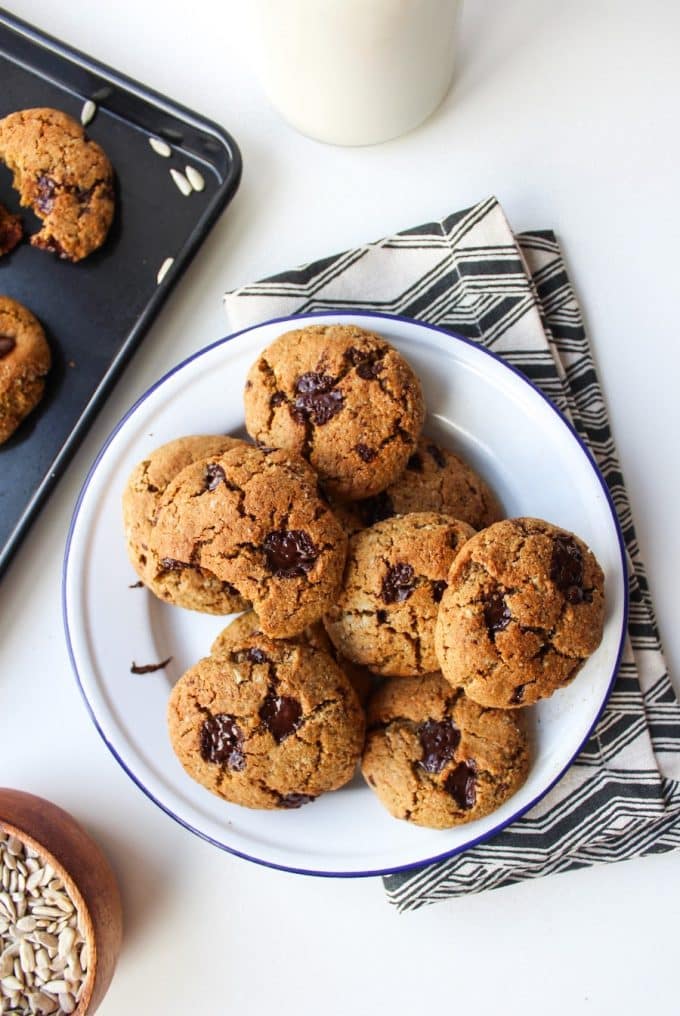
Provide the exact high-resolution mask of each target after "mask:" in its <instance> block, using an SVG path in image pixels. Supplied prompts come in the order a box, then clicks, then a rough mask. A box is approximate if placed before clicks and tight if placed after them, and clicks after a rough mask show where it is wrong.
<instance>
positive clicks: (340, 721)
mask: <svg viewBox="0 0 680 1016" xmlns="http://www.w3.org/2000/svg"><path fill="white" fill-rule="evenodd" d="M168 728H169V733H170V740H171V742H172V747H173V749H174V751H175V753H176V755H177V757H178V758H179V760H180V762H181V763H182V765H183V766H184V769H185V770H186V772H187V773H188V774H189V776H191V777H192V778H193V779H195V780H197V781H198V782H199V783H201V784H202V785H203V786H204V787H207V789H208V790H210V791H212V793H214V794H218V795H219V796H220V797H223V798H225V799H226V800H228V801H232V802H234V803H235V804H241V805H245V806H246V807H249V808H298V807H300V806H301V805H303V804H306V803H308V802H309V801H312V800H314V798H316V797H318V796H319V795H320V794H323V793H325V792H326V791H329V790H337V789H338V788H339V787H341V786H343V784H345V783H347V782H348V781H349V780H350V779H351V778H352V776H353V774H354V771H355V768H356V764H357V762H358V760H359V757H360V754H361V748H362V745H363V739H364V715H363V711H362V709H361V707H360V705H359V701H358V699H357V696H356V694H355V692H354V690H353V688H352V686H351V685H350V683H349V681H348V680H347V678H346V677H345V675H344V674H343V672H342V670H341V669H340V668H339V667H338V666H337V665H336V664H335V663H334V662H333V660H332V659H331V658H330V656H329V655H328V654H327V653H325V652H323V651H322V650H320V649H317V648H314V647H313V646H311V645H306V644H302V643H300V642H290V641H287V640H285V641H284V640H277V641H275V640H273V639H268V638H266V637H265V636H264V635H263V634H262V633H261V632H259V631H257V632H254V633H252V634H250V635H249V634H244V635H243V636H242V637H240V638H236V637H235V638H234V639H233V642H232V645H230V646H227V645H226V644H225V643H222V646H221V651H220V654H219V656H212V657H209V658H206V659H203V660H201V661H200V662H199V663H197V664H196V666H194V667H192V668H191V669H190V670H188V671H187V672H186V673H185V674H184V675H183V676H182V677H181V678H180V680H179V681H178V682H177V684H176V685H175V687H174V689H173V691H172V694H171V696H170V701H169V704H168Z"/></svg>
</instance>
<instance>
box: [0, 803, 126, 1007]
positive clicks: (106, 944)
mask: <svg viewBox="0 0 680 1016" xmlns="http://www.w3.org/2000/svg"><path fill="white" fill-rule="evenodd" d="M0 829H1V830H2V831H3V832H5V833H9V834H10V835H12V836H16V837H17V838H18V839H19V840H21V841H22V842H23V843H24V844H26V846H28V847H30V848H32V849H33V850H35V851H37V852H38V853H39V854H40V855H41V857H43V858H44V859H45V860H46V861H47V862H48V863H49V864H50V865H51V866H52V867H53V868H54V870H55V872H56V873H57V875H58V877H59V878H61V880H62V881H63V883H64V886H65V888H66V890H67V892H68V894H69V896H70V897H71V900H72V901H73V903H74V905H75V906H76V908H77V911H78V914H79V917H80V924H81V926H82V931H83V936H84V939H85V942H86V943H87V946H88V955H89V961H88V968H87V976H86V979H85V982H84V984H83V988H82V994H81V996H80V1001H79V1003H78V1006H77V1007H76V1009H75V1011H74V1014H73V1016H85V1013H88V1016H91V1014H92V1013H94V1012H95V1011H96V1010H97V1009H98V1008H99V1005H100V1003H101V1001H102V999H103V998H104V995H105V994H106V991H107V989H108V987H109V984H110V983H111V978H112V977H113V972H114V970H115V966H116V961H117V959H118V954H119V952H120V946H121V941H122V928H123V922H122V908H121V902H120V893H119V891H118V885H117V883H116V879H115V876H114V874H113V871H112V870H111V866H110V864H109V862H108V861H107V859H106V857H105V856H104V854H103V853H102V851H101V849H100V847H99V846H98V845H97V844H96V843H95V842H94V840H93V839H92V838H91V837H90V836H89V835H88V834H87V833H86V832H85V830H84V829H83V828H82V827H81V826H80V825H79V824H78V823H77V822H76V820H75V819H74V818H73V817H72V816H71V815H69V813H68V812H66V811H64V810H63V809H62V808H59V807H57V805H56V804H52V803H51V801H46V800H44V799H43V798H42V797H36V796H35V795H34V794H27V793H24V792H23V791H21V790H9V789H3V788H0ZM0 888H1V887H0Z"/></svg>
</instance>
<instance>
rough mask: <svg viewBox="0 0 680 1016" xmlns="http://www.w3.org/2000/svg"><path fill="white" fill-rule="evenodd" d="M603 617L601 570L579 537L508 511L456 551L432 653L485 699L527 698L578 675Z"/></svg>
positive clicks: (455, 680)
mask: <svg viewBox="0 0 680 1016" xmlns="http://www.w3.org/2000/svg"><path fill="white" fill-rule="evenodd" d="M603 623H604V576H603V574H602V569H601V568H600V566H599V564H598V563H597V561H596V560H595V557H594V555H593V554H592V552H591V551H590V550H589V549H588V547H587V546H586V545H585V543H583V541H582V540H580V539H579V538H578V537H577V536H574V534H573V533H570V532H567V530H565V529H559V528H558V527H557V526H553V525H551V524H550V523H549V522H544V521H542V520H541V519H532V518H519V519H508V520H506V521H504V522H497V523H495V525H493V526H490V527H489V528H488V529H485V530H483V531H482V532H481V533H477V535H476V536H474V537H473V538H472V539H471V540H469V541H468V542H467V544H466V545H465V546H464V547H463V549H462V550H461V552H460V554H459V555H458V557H457V558H456V559H455V561H454V563H453V566H452V568H451V571H450V572H449V576H448V588H447V589H446V591H445V593H444V595H443V597H442V601H441V604H440V609H439V617H438V620H437V629H436V650H437V657H438V659H439V663H440V666H441V669H442V671H443V673H444V676H445V677H446V678H447V679H448V680H449V681H450V682H451V684H452V685H453V686H454V687H462V688H464V689H465V692H466V694H467V695H468V696H469V697H470V698H472V699H474V700H475V701H476V702H479V703H480V704H481V705H484V706H498V707H502V708H505V709H509V708H513V707H515V708H516V707H518V706H525V705H531V704H532V703H533V702H537V701H538V700H539V699H542V698H545V697H546V696H548V695H552V693H553V692H554V691H556V690H557V689H558V688H562V687H563V686H564V685H566V684H568V682H569V681H571V680H572V678H573V677H575V675H576V674H577V673H578V671H579V670H580V668H581V667H582V665H583V663H584V662H585V660H587V659H588V657H589V656H590V655H591V654H592V653H593V652H594V651H595V650H596V649H597V647H598V645H599V644H600V640H601V638H602V629H603Z"/></svg>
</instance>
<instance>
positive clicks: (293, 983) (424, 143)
mask: <svg viewBox="0 0 680 1016" xmlns="http://www.w3.org/2000/svg"><path fill="white" fill-rule="evenodd" d="M281 2H283V0H281ZM367 2H369V0H367ZM11 7H12V10H13V12H14V13H16V14H17V15H19V16H20V17H23V18H25V19H26V20H28V21H30V22H33V23H34V24H36V25H38V26H40V27H42V28H43V29H45V30H47V31H48V32H50V33H52V34H53V35H55V36H57V37H58V38H62V39H64V40H66V41H68V42H70V43H72V44H73V45H75V46H77V47H79V48H81V49H82V50H84V51H86V52H88V53H90V54H92V55H93V56H95V57H98V58H100V59H101V60H103V61H104V62H106V63H109V64H111V65H112V66H114V67H117V68H119V69H120V70H122V71H124V72H126V73H128V74H130V75H132V76H133V77H136V78H137V79H139V80H140V81H143V82H145V83H147V84H149V85H151V86H152V87H154V88H156V89H158V90H160V91H161V92H165V93H167V94H168V95H170V96H172V97H174V98H176V99H177V100H179V101H180V102H183V103H185V104H186V105H188V106H190V107H194V108H195V109H197V110H200V111H201V112H203V113H204V114H206V115H208V116H210V117H212V118H214V119H215V120H217V121H220V122H222V123H223V124H224V125H225V126H226V127H227V128H228V129H229V130H230V131H231V132H232V133H233V134H234V136H235V137H236V139H237V140H238V143H239V145H240V146H241V148H242V152H243V156H244V164H245V171H244V177H243V183H242V186H241V189H240V191H239V193H238V195H237V197H236V199H235V201H234V202H233V204H232V205H231V206H230V208H229V209H228V210H227V212H226V214H225V215H224V217H223V218H222V220H221V221H220V222H219V223H218V225H217V226H216V228H215V229H214V231H213V233H212V234H211V236H210V237H209V239H208V241H207V242H206V244H205V246H204V248H203V249H202V251H201V252H200V253H199V255H198V256H197V258H196V260H195V261H194V263H193V265H192V266H191V268H190V270H189V271H188V273H187V274H186V276H185V277H184V279H183V281H182V283H181V284H180V286H179V288H178V290H177V291H176V292H175V294H173V296H172V297H171V299H170V301H169V303H168V305H167V306H166V308H165V309H164V311H163V313H162V314H161V316H160V318H159V319H158V321H157V322H156V324H155V325H154V327H153V328H152V330H151V332H150V333H149V335H148V337H147V338H146V340H145V342H144V346H143V348H142V349H141V350H140V351H139V353H138V354H137V355H136V357H135V359H134V361H133V362H132V364H131V366H130V367H129V368H128V369H127V371H126V373H125V375H124V377H123V378H122V379H121V381H120V382H119V384H118V386H117V388H116V390H115V392H114V393H113V395H112V397H111V398H110V400H109V402H108V404H107V406H106V407H105V408H104V410H103V411H102V413H101V415H100V417H99V418H98V421H97V422H96V424H95V426H94V427H93V430H92V432H91V434H90V435H89V437H88V439H87V440H86V441H85V443H84V445H83V446H82V448H81V450H80V452H79V453H78V455H77V456H76V458H75V460H74V462H73V463H72V465H71V467H70V469H69V470H68V473H67V474H66V476H65V477H64V478H63V479H62V481H61V482H60V484H59V487H58V489H57V491H56V493H55V494H54V495H53V496H52V498H51V500H50V503H49V505H48V506H47V508H46V510H45V511H44V512H43V514H42V516H41V517H40V519H39V520H38V522H37V524H36V525H35V526H34V527H33V529H32V531H31V533H30V536H29V538H28V541H27V542H26V544H25V545H24V547H23V549H22V550H21V551H20V553H19V554H18V555H17V557H16V559H15V561H14V563H13V565H12V566H11V568H10V569H9V572H8V573H7V574H6V575H5V577H4V579H3V580H2V582H1V583H0V783H2V784H4V785H7V786H14V787H20V788H23V789H26V790H30V791H33V792H35V793H38V794H41V795H43V796H45V797H48V798H51V799H53V800H55V801H57V802H58V803H60V804H61V805H63V806H64V807H66V808H68V809H69V810H71V811H72V812H73V813H74V814H75V815H76V816H77V817H78V818H79V819H80V820H81V821H82V822H83V823H84V824H85V825H86V826H87V828H88V829H89V830H90V831H91V832H92V833H93V834H94V835H95V836H96V837H97V838H98V839H99V841H100V842H101V843H102V845H103V846H104V847H105V849H106V850H107V852H108V854H109V856H110V858H111V860H112V862H113V865H114V867H115V869H116V872H117V874H118V876H119V878H120V883H121V887H122V892H123V898H124V905H125V919H126V935H125V944H124V950H123V953H122V956H121V959H120V963H119V967H118V970H117V973H116V976H115V978H114V981H113V984H112V986H111V989H110V992H109V994H108V996H107V998H106V1000H105V1002H104V1003H103V1005H102V1007H101V1009H100V1012H101V1013H102V1016H115V1014H123V1013H125V1014H131V1016H137V1014H140V1016H147V1014H148V1016H156V1014H158V1016H176V1014H177V1016H179V1014H182V1016H185V1014H189V1013H191V1014H193V1013H199V1012H205V1013H227V1012H229V1013H234V1014H251V1013H252V1014H256V1013H257V1014H259V1013H266V1012H269V1011H271V1012H275V1013H277V1016H286V1014H291V1016H301V1014H307V1013H309V1014H310V1016H311V1014H314V1016H316V1014H317V1013H319V1012H320V1013H324V1014H328V1016H331V1014H338V1016H340V1014H342V1016H345V1014H346V1013H348V1012H351V1013H354V1012H358V1013H370V1014H375V1013H382V1012H389V1013H410V1012H413V1011H416V1012H423V1013H425V1014H426V1016H427V1014H429V1013H430V1012H449V1011H456V1012H464V1011H471V1010H472V1011H475V1012H478V1013H494V1014H496V1013H503V1014H504V1016H512V1014H515V1013H534V1012H536V1013H541V1014H542V1013H544V1012H546V1011H547V1012H550V1013H551V1014H554V1016H561V1014H569V1016H573V1013H574V1012H589V1013H597V1014H601V1013H614V1012H616V1013H618V1014H621V1013H624V1014H625V1013H634V1012H635V1013H637V1012H638V1011H639V1010H640V1008H641V1007H644V1009H645V1011H647V1012H659V1011H661V1010H662V1008H665V1009H666V1011H669V1012H670V1011H677V995H678V988H677V973H676V971H677V964H676V962H675V960H676V957H677V927H678V918H680V893H679V891H678V885H679V879H680V855H665V856H659V857H656V858H647V859H644V860H638V861H630V862H628V863H625V864H620V865H609V866H602V867H597V868H594V869H590V870H587V871H582V872H578V873H572V874H568V875H562V876H557V877H552V878H548V879H544V880H541V881H540V882H536V883H531V884H522V885H517V886H513V887H511V888H509V889H504V890H499V891H496V892H489V893H486V894H483V895H481V896H477V897H470V898H467V899H462V900H457V901H448V902H444V903H439V904H437V905H435V906H432V907H428V908H424V909H422V910H420V911H418V912H416V913H413V914H410V915H404V916H400V915H398V914H397V912H396V911H395V909H394V908H392V907H391V906H389V905H388V904H387V902H386V901H385V898H384V895H383V890H382V885H381V882H380V881H379V880H377V879H371V880H354V881H352V880H338V881H333V880H321V879H311V878H303V877H299V876H294V875H288V874H283V873H279V872H276V871H269V870H267V869H264V868H261V867H258V866H255V865H252V864H249V863H247V862H245V861H241V860H238V859H236V858H233V857H230V856H229V855H226V854H222V853H220V852H219V851H217V850H216V849H214V848H213V847H211V846H209V845H208V844H206V843H203V842H202V841H201V840H199V839H197V838H196V837H194V836H192V835H190V834H189V833H188V832H185V831H184V830H183V829H182V828H180V827H179V826H178V825H176V824H175V823H173V822H172V821H170V820H169V819H168V818H166V816H165V815H164V814H163V813H162V812H161V811H160V810H158V809H157V808H156V807H155V806H154V805H153V804H152V803H151V802H149V801H148V800H147V799H146V798H145V797H144V796H143V795H142V794H141V793H140V792H139V791H138V790H137V789H136V788H135V787H134V786H133V784H132V783H131V782H130V780H129V779H128V777H127V776H126V775H125V774H124V772H123V771H122V770H121V769H120V768H119V767H118V765H117V763H116V762H115V760H114V759H113V758H112V756H111V755H109V753H108V751H107V750H106V748H105V747H104V745H103V744H102V742H101V741H100V739H99V736H98V735H97V733H96V732H95V730H94V728H93V727H92V725H91V723H90V721H89V719H88V717H87V715H86V712H85V709H84V707H83V705H82V702H81V700H80V698H79V695H78V693H77V691H76V686H75V682H74V680H73V677H72V674H71V670H70V667H69V662H68V659H67V655H66V649H65V644H64V637H63V633H62V623H61V612H60V600H59V595H60V567H61V559H62V552H63V545H64V540H65V535H66V531H67V526H68V522H69V518H70V514H71V510H72V507H73V503H74V500H75V497H76V494H77V492H78V490H79V487H80V485H81V483H82V480H83V478H84V476H85V473H86V470H87V468H88V466H89V464H90V462H91V461H92V459H93V457H94V455H95V453H96V451H97V449H98V447H99V445H100V444H101V442H102V441H103V439H104V437H105V436H106V434H107V433H108V431H109V430H110V429H111V427H112V426H113V425H114V423H115V422H116V421H117V419H118V418H119V417H120V415H121V414H122V413H123V412H124V411H125V410H126V409H127V407H128V406H129V405H130V404H131V402H132V401H133V400H134V399H135V398H137V396H138V395H139V394H140V393H141V392H142V391H143V390H144V389H145V388H146V387H147V386H148V385H149V384H150V383H151V382H153V381H154V380H155V379H156V378H157V377H158V376H159V375H160V374H161V373H162V372H164V371H165V370H166V369H167V368H169V367H170V366H171V365H172V364H173V363H175V362H176V361H178V360H179V359H181V358H182V357H184V356H186V355H187V354H188V353H190V352H191V351H192V350H194V349H196V348H198V347H200V346H202V345H204V344H206V343H208V342H210V341H211V340H213V339H216V338H218V337H220V336H221V335H223V334H224V333H225V330H226V329H225V322H224V318H223V311H222V307H221V303H220V296H221V294H222V292H223V291H224V290H225V289H227V288H229V287H233V286H235V285H237V284H239V283H243V282H246V281H249V280H251V279H254V278H257V277H260V276H263V275H266V274H267V273H270V272H273V271H276V270H278V269H282V268H285V267H288V266H291V265H294V264H296V263H298V262H301V261H304V260H309V259H312V258H314V257H317V256H321V255H324V254H328V253H330V252H334V251H338V250H342V249H344V248H346V247H348V246H351V245H353V244H355V243H357V242H361V241H364V240H369V239H375V238H377V237H379V236H382V235H384V234H385V233H386V232H388V231H394V230H397V229H399V228H403V227H406V226H410V225H413V224H416V223H419V222H422V221H427V220H430V219H432V218H435V217H436V218H439V217H441V216H442V215H444V214H446V213H448V212H450V211H453V210H455V209H458V208H463V207H466V206H467V205H470V204H472V203H474V202H475V201H477V200H478V199H481V198H484V197H486V196H487V195H489V194H491V193H495V194H496V195H497V196H498V198H499V199H500V200H501V202H502V204H503V206H504V208H505V210H506V212H507V214H508V216H509V218H510V221H511V223H512V224H513V225H514V226H515V228H517V229H523V228H532V227H534V228H535V227H547V226H551V227H553V228H554V229H555V230H556V231H557V233H558V235H559V237H560V239H561V241H562V243H563V246H564V250H565V253H566V256H567V258H568V263H569V268H570V271H571V273H572V278H573V280H574V283H575V285H576V287H577V292H578V295H579V297H580V300H581V301H582V305H583V307H584V310H585V314H586V319H587V322H588V326H589V330H590V334H591V339H592V342H593V346H594V351H595V356H596V360H597V362H598V365H599V368H600V372H601V376H602V380H603V384H604V389H605V394H606V398H607V401H608V404H609V407H610V411H611V417H612V425H613V430H614V435H615V438H616V441H617V444H618V449H619V453H620V458H621V461H622V465H623V470H624V475H625V478H626V482H627V485H628V489H629V492H630V496H631V499H632V502H633V508H634V512H635V518H636V522H637V530H638V536H639V541H640V545H641V547H642V550H643V553H644V555H645V557H646V561H647V566H648V572H649V578H650V583H651V588H652V591H653V594H654V597H655V600H656V606H657V612H658V618H659V622H660V626H661V631H662V635H663V637H664V640H665V646H666V653H667V657H668V663H669V667H670V670H671V673H675V674H676V675H680V669H679V667H678V664H680V630H679V628H678V625H677V623H676V622H677V611H678V600H679V591H678V578H677V563H678V559H679V554H680V527H679V526H678V525H677V521H678V502H679V501H680V481H679V480H678V468H677V467H678V440H679V437H680V399H679V398H678V390H679V389H680V371H679V369H678V355H677V349H676V345H677V338H678V335H677V301H678V295H679V286H678V264H677V259H678V250H679V249H680V248H679V246H678V241H679V240H680V216H679V213H678V205H677V197H676V182H677V176H678V174H677V166H678V162H679V161H680V132H679V131H678V95H679V94H680V74H679V68H680V60H679V59H678V53H677V45H678V38H679V37H680V7H678V5H676V4H674V3H672V2H671V0H655V2H653V0H647V2H646V3H644V4H641V3H638V2H635V3H633V2H623V0H618V2H617V0H609V2H598V0H570V2H568V3H562V4H557V3H545V2H544V0H517V2H512V3H502V2H495V3H494V2H492V0H468V3H467V7H466V11H465V16H464V26H463V40H462V55H461V65H460V72H459V75H458V79H457V83H456V86H455V88H454V90H453V91H452V93H451V94H450V95H449V97H448V98H447V99H446V100H445V102H444V104H443V105H442V107H441V108H440V109H439V111H438V112H437V113H436V114H435V115H434V116H433V117H432V118H431V119H430V121H429V122H428V123H427V124H425V125H424V126H423V127H421V128H420V129H418V130H416V131H414V132H412V133H411V134H409V135H408V136H406V137H403V138H401V139H398V140H396V141H393V142H389V143H387V144H384V145H380V146H377V147H374V148H361V149H341V148H332V147H326V146H324V145H321V144H318V143H315V142H313V141H310V140H308V139H306V138H304V137H302V136H300V135H298V134H296V133H294V132H293V131H292V130H291V129H289V128H288V127H287V126H286V125H285V124H284V123H283V122H282V121H281V120H280V119H279V118H278V116H277V115H276V114H275V113H274V112H273V111H272V110H271V109H270V108H269V107H268V105H267V103H266V102H265V100H264V99H263V97H262V95H261V93H260V90H259V87H258V84H257V81H256V80H255V78H254V76H253V72H252V69H251V66H250V60H249V48H248V45H247V39H246V24H245V18H244V15H243V10H244V9H246V8H247V7H248V4H245V3H238V2H234V0H232V2H226V3H222V4H220V5H219V6H217V7H213V5H209V4H208V3H191V2H189V3H187V2H186V0H185V2H183V3H180V2H178V0H165V2H164V3H161V2H160V0H153V2H152V0H146V2H145V3H140V2H139V0H137V2H133V0H118V2H117V3H116V4H99V5H92V4H90V3H85V2H83V0H73V2H72V3H69V4H66V3H59V4H48V3H47V2H46V0H16V2H14V3H13V4H11ZM112 623H114V620H113V619H112ZM676 687H677V679H676Z"/></svg>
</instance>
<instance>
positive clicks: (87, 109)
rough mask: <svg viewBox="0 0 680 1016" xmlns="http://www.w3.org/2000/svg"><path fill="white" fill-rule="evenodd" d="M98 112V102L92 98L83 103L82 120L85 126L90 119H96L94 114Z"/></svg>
mask: <svg viewBox="0 0 680 1016" xmlns="http://www.w3.org/2000/svg"><path fill="white" fill-rule="evenodd" d="M96 112H97V104H96V102H93V101H92V99H87V100H86V101H85V102H84V103H83V108H82V109H81V111H80V122H81V124H82V125H83V127H87V125H88V124H89V123H90V121H92V120H94V115H95V113H96Z"/></svg>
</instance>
